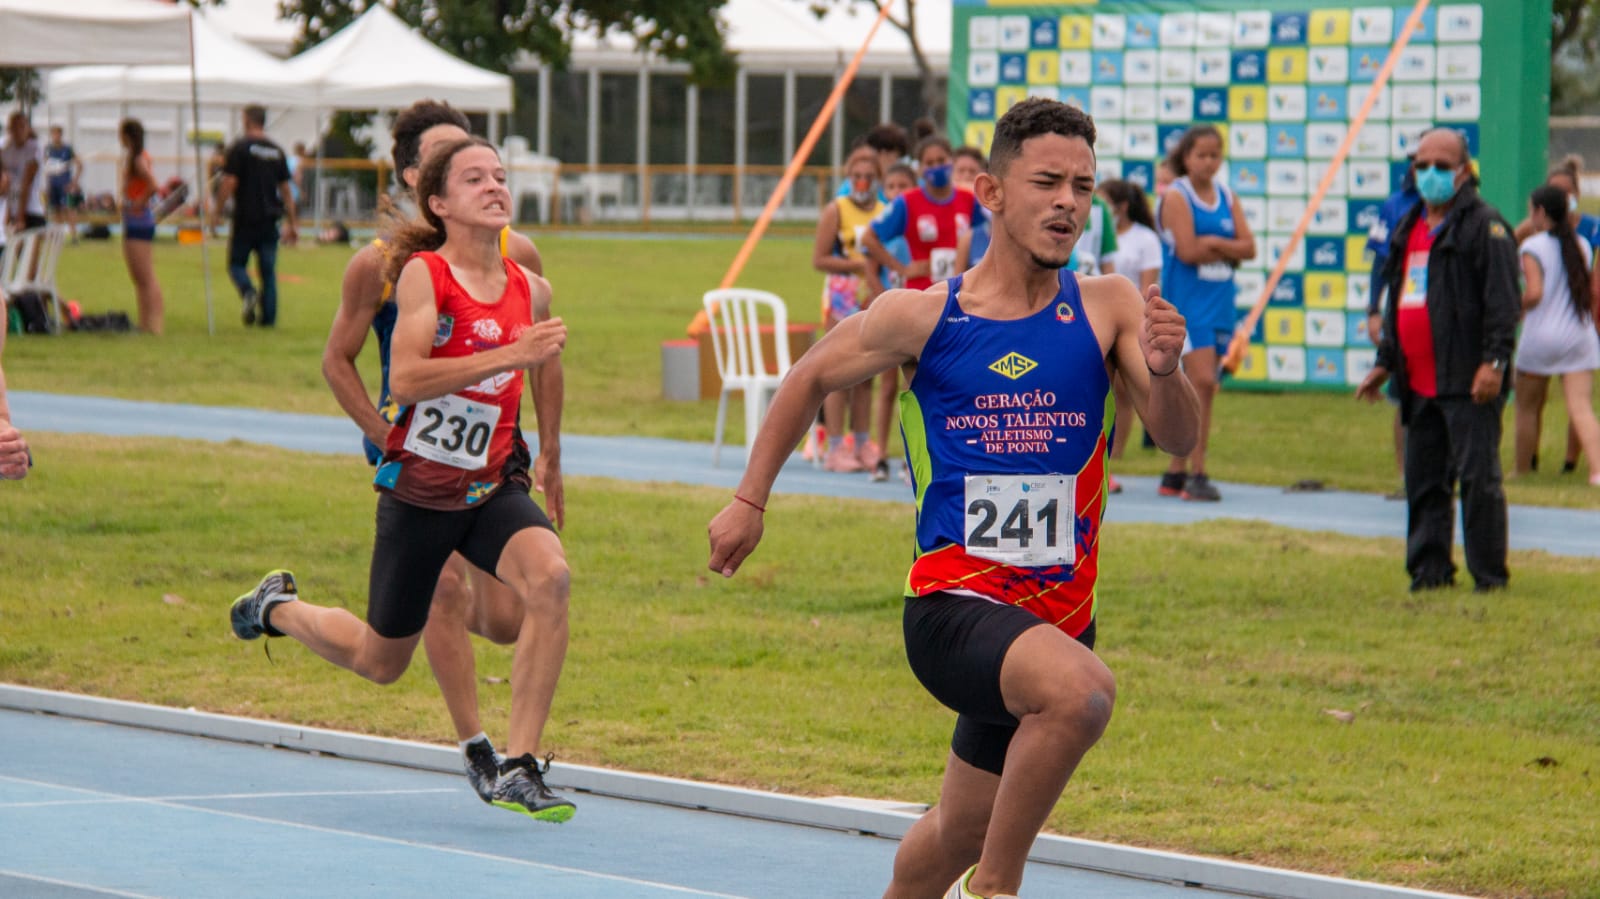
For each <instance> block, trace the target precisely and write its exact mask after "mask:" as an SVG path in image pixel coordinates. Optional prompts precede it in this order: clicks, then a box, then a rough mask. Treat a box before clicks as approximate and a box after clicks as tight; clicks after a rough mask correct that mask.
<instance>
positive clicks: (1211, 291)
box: [1156, 176, 1237, 348]
mask: <svg viewBox="0 0 1600 899" xmlns="http://www.w3.org/2000/svg"><path fill="white" fill-rule="evenodd" d="M1216 189H1217V202H1216V204H1215V205H1212V206H1209V207H1208V206H1205V205H1203V204H1202V203H1201V202H1200V200H1199V198H1198V197H1196V196H1195V193H1194V187H1193V186H1191V185H1190V183H1189V179H1188V177H1187V176H1185V177H1183V178H1179V179H1178V180H1176V181H1174V182H1172V186H1171V187H1170V188H1168V189H1167V192H1166V194H1165V195H1163V199H1162V201H1163V202H1165V200H1166V198H1167V197H1171V196H1172V195H1173V193H1172V192H1173V191H1174V190H1176V191H1177V192H1178V193H1179V194H1180V195H1182V196H1183V198H1184V199H1185V200H1187V201H1188V202H1189V210H1190V212H1191V213H1192V214H1193V217H1194V233H1195V236H1196V237H1206V236H1215V237H1226V238H1232V237H1233V236H1234V235H1235V234H1236V233H1237V231H1236V230H1235V226H1234V222H1233V195H1232V194H1231V193H1229V192H1228V189H1227V188H1226V187H1224V186H1223V185H1222V184H1221V183H1218V184H1217V185H1216ZM1156 221H1157V223H1159V222H1160V221H1161V213H1160V210H1159V208H1158V209H1157V212H1156ZM1161 295H1162V296H1163V297H1166V298H1167V300H1168V301H1169V302H1171V303H1172V305H1174V306H1176V307H1178V311H1179V312H1181V313H1182V314H1183V317H1184V319H1185V322H1186V324H1187V325H1188V328H1189V335H1190V339H1191V340H1193V342H1194V346H1195V347H1196V348H1202V347H1208V346H1211V345H1212V341H1213V339H1214V335H1213V332H1216V333H1217V334H1221V333H1230V334H1231V333H1232V331H1233V322H1234V313H1233V300H1234V288H1233V266H1231V265H1229V264H1228V263H1226V262H1208V263H1205V264H1204V265H1198V266H1196V265H1190V264H1189V263H1187V262H1184V261H1183V260H1181V259H1179V258H1178V250H1177V242H1176V240H1175V239H1174V238H1173V236H1172V233H1171V232H1169V231H1168V230H1167V229H1166V228H1165V227H1163V228H1161Z"/></svg>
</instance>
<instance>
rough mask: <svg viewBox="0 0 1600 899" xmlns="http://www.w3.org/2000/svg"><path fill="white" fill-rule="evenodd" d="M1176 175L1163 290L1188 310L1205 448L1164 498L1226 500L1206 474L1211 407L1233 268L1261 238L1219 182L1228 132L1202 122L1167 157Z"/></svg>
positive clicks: (1165, 200) (1165, 230)
mask: <svg viewBox="0 0 1600 899" xmlns="http://www.w3.org/2000/svg"><path fill="white" fill-rule="evenodd" d="M1167 165H1168V166H1169V167H1170V168H1171V169H1172V171H1173V173H1174V174H1175V175H1176V176H1177V179H1176V180H1175V181H1173V182H1172V186H1171V187H1170V188H1169V189H1168V190H1167V191H1166V193H1165V194H1163V195H1162V197H1161V201H1160V204H1159V205H1158V206H1157V209H1156V222H1157V224H1158V225H1159V226H1160V234H1161V243H1162V248H1163V256H1164V258H1163V260H1162V267H1161V294H1162V295H1163V296H1165V297H1167V298H1168V299H1169V300H1171V301H1172V304H1173V305H1175V306H1177V307H1178V311H1179V312H1181V313H1183V317H1184V320H1185V322H1186V323H1187V325H1188V329H1189V343H1188V346H1187V347H1186V352H1185V354H1184V357H1183V367H1184V372H1185V373H1186V374H1187V375H1188V376H1189V380H1190V381H1191V382H1193V384H1194V388H1195V390H1196V391H1198V392H1199V394H1200V422H1201V424H1200V445H1199V446H1198V447H1196V448H1195V451H1194V452H1193V453H1192V454H1191V455H1189V456H1187V457H1183V458H1174V459H1173V460H1172V464H1171V465H1170V466H1168V468H1167V473H1166V474H1164V475H1162V476H1161V487H1160V492H1161V495H1163V496H1182V497H1183V498H1184V499H1187V500H1201V501H1213V502H1214V501H1216V500H1219V499H1221V498H1222V496H1221V494H1219V493H1218V492H1217V488H1216V487H1213V486H1212V485H1211V479H1210V478H1209V477H1208V476H1207V475H1206V449H1207V445H1208V443H1209V439H1210V435H1211V406H1212V399H1213V397H1215V396H1216V392H1217V375H1218V363H1219V361H1220V360H1221V358H1222V356H1223V355H1224V354H1225V353H1226V352H1227V350H1228V341H1229V340H1230V339H1231V338H1232V336H1233V323H1234V311H1233V298H1234V287H1233V271H1234V269H1236V268H1238V267H1239V263H1241V262H1244V261H1246V260H1249V259H1253V258H1255V255H1256V242H1255V238H1254V237H1253V236H1251V234H1250V226H1249V225H1248V224H1247V223H1246V222H1245V220H1244V212H1243V211H1242V210H1241V209H1240V208H1239V198H1238V197H1237V196H1235V195H1234V194H1233V192H1232V191H1230V190H1228V189H1227V188H1226V187H1224V186H1223V184H1222V183H1221V182H1220V181H1218V180H1216V178H1217V171H1218V170H1219V169H1220V168H1221V167H1222V135H1221V133H1219V132H1218V131H1217V129H1216V128H1213V127H1212V126H1210V125H1196V126H1195V127H1193V128H1190V129H1189V130H1188V131H1186V132H1184V135H1183V138H1182V140H1180V141H1178V145H1177V146H1176V147H1175V148H1173V151H1172V154H1171V155H1170V156H1168V157H1167Z"/></svg>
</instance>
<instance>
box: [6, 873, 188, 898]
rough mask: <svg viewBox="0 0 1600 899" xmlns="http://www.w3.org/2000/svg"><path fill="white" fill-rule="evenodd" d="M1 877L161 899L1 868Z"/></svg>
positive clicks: (119, 894) (107, 893) (103, 893)
mask: <svg viewBox="0 0 1600 899" xmlns="http://www.w3.org/2000/svg"><path fill="white" fill-rule="evenodd" d="M0 877H15V878H16V879H18V880H28V881H32V882H34V883H48V884H50V885H51V886H56V887H71V888H72V889H74V890H86V891H88V892H91V893H99V894H101V895H102V896H123V897H126V899H161V897H159V896H151V895H148V894H146V893H130V892H128V891H126V890H113V889H110V888H109V887H97V886H95V885H94V884H90V883H78V882H77V881H75V880H57V879H55V878H54V877H40V876H39V875H37V874H25V873H23V872H22V871H12V870H9V869H7V868H0Z"/></svg>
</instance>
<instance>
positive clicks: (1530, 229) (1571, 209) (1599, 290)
mask: <svg viewBox="0 0 1600 899" xmlns="http://www.w3.org/2000/svg"><path fill="white" fill-rule="evenodd" d="M1582 174H1583V157H1581V156H1577V155H1570V156H1567V157H1566V158H1565V159H1563V160H1561V164H1560V165H1558V166H1556V167H1555V168H1553V169H1551V170H1550V174H1549V175H1548V176H1547V177H1546V179H1545V183H1546V184H1549V185H1551V186H1553V187H1559V188H1560V189H1561V190H1562V191H1563V192H1565V193H1566V198H1567V213H1568V215H1569V217H1570V216H1573V215H1576V216H1577V219H1576V220H1573V221H1572V230H1573V231H1574V232H1576V233H1577V235H1578V236H1579V237H1581V238H1583V239H1584V240H1586V241H1588V242H1589V246H1590V247H1591V248H1595V249H1600V217H1596V216H1592V215H1589V214H1588V213H1586V212H1579V211H1578V200H1579V199H1580V197H1581V194H1582V183H1583V178H1582ZM1535 230H1536V229H1535V228H1534V226H1533V223H1532V221H1531V220H1530V219H1524V220H1523V221H1522V223H1521V224H1519V225H1517V241H1518V243H1521V242H1522V241H1524V240H1527V239H1528V238H1529V237H1531V236H1532V235H1533V234H1534V233H1535ZM1589 263H1590V268H1591V269H1592V268H1593V266H1594V257H1593V255H1592V254H1591V256H1590V259H1589ZM1589 281H1590V284H1591V285H1592V286H1591V288H1590V291H1589V293H1590V296H1589V303H1590V308H1591V309H1592V310H1594V312H1595V313H1596V314H1600V278H1590V279H1589ZM1525 386H1526V387H1527V388H1528V389H1529V391H1530V392H1536V393H1537V396H1535V397H1532V398H1531V399H1532V400H1533V403H1534V408H1535V409H1536V410H1537V414H1536V415H1535V417H1534V421H1533V456H1532V458H1531V460H1530V462H1529V468H1530V469H1531V470H1533V471H1537V470H1538V469H1539V435H1540V434H1541V433H1543V432H1544V403H1545V398H1546V391H1545V386H1546V385H1545V384H1544V383H1542V382H1541V383H1538V384H1532V385H1523V384H1521V383H1518V384H1517V385H1516V390H1517V397H1518V402H1519V403H1520V402H1521V398H1522V395H1523V394H1522V391H1523V389H1524V387H1525ZM1583 451H1584V450H1583V446H1582V443H1581V441H1580V440H1579V439H1578V432H1577V431H1576V430H1574V428H1573V426H1572V420H1571V419H1570V418H1569V419H1568V420H1567V454H1566V458H1565V459H1564V460H1563V461H1562V463H1561V473H1562V474H1571V473H1572V472H1574V471H1576V470H1577V468H1578V458H1579V456H1580V455H1581V454H1582V453H1583ZM1589 464H1590V466H1591V467H1592V466H1593V465H1594V459H1592V458H1591V459H1590V460H1589Z"/></svg>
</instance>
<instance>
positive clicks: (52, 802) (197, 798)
mask: <svg viewBox="0 0 1600 899" xmlns="http://www.w3.org/2000/svg"><path fill="white" fill-rule="evenodd" d="M459 792H461V791H460V790H452V789H446V788H444V787H440V788H437V789H428V790H320V791H307V792H303V793H203V794H195V795H193V796H134V797H131V798H122V797H103V798H96V799H45V800H40V801H37V802H0V809H6V808H54V807H55V806H58V805H114V804H116V803H125V802H206V801H209V800H222V799H315V798H319V797H324V796H355V797H357V798H359V797H362V796H415V795H418V794H422V793H459Z"/></svg>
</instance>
